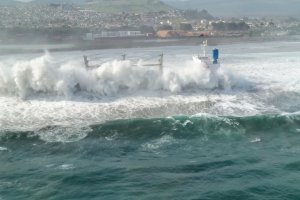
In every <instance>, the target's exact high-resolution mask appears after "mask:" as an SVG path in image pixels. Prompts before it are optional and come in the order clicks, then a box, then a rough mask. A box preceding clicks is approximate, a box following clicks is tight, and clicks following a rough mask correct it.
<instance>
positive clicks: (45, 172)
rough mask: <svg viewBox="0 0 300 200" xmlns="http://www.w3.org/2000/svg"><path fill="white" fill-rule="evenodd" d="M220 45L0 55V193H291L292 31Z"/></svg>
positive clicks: (295, 94)
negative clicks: (208, 62)
mask: <svg viewBox="0 0 300 200" xmlns="http://www.w3.org/2000/svg"><path fill="white" fill-rule="evenodd" d="M218 48H219V49H220V51H221V63H222V64H221V69H220V70H219V71H217V72H214V73H211V72H210V71H209V70H207V69H205V68H203V66H200V65H199V64H195V63H193V62H192V61H191V56H192V54H195V53H197V51H198V49H197V47H190V46H181V47H163V48H161V49H159V51H163V52H164V53H165V56H166V57H165V61H166V63H165V68H164V71H163V73H162V74H161V73H160V72H159V70H158V69H157V68H156V67H144V66H143V63H149V62H150V63H151V62H155V59H156V57H157V55H158V54H159V53H160V52H157V51H156V49H155V50H154V49H143V48H137V49H131V50H125V52H126V53H127V55H128V57H129V58H131V61H125V62H123V61H119V60H118V57H119V55H120V54H122V53H124V50H120V49H119V50H103V51H89V52H64V53H48V52H46V53H45V54H44V55H38V54H26V55H25V54H23V55H11V56H1V57H0V200H7V199H155V198H156V199H222V200H223V199H230V200H231V199H239V200H240V199H272V200H273V199H278V200H279V199H280V200H281V199H295V200H296V199H300V147H299V144H300V42H299V41H295V42H285V41H282V42H265V43H245V44H231V45H220V46H218ZM83 54H87V55H89V57H90V58H92V57H93V56H94V55H95V54H99V55H100V57H101V59H100V58H97V60H102V65H101V67H100V68H97V69H92V70H86V69H85V68H84V65H83V61H82V55H83ZM153 59H154V60H153ZM94 64H95V63H94Z"/></svg>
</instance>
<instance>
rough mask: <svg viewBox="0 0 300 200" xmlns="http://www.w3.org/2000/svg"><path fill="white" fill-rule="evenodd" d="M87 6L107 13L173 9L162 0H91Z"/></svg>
mask: <svg viewBox="0 0 300 200" xmlns="http://www.w3.org/2000/svg"><path fill="white" fill-rule="evenodd" d="M86 6H87V8H88V9H92V10H95V11H99V12H105V13H121V12H128V13H141V12H152V11H167V10H171V9H172V7H170V6H168V5H166V4H164V3H163V2H161V1H160V0H89V3H88V4H87V5H86Z"/></svg>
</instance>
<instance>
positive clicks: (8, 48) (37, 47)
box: [0, 36, 295, 55]
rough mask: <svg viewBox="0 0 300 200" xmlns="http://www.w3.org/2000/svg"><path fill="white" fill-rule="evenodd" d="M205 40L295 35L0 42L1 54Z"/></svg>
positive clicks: (216, 42) (235, 40)
mask: <svg viewBox="0 0 300 200" xmlns="http://www.w3.org/2000/svg"><path fill="white" fill-rule="evenodd" d="M204 40H208V43H209V45H214V46H216V45H224V44H238V43H243V42H247V43H255V42H272V41H282V40H285V41H286V40H291V41H294V40H295V38H293V36H285V37H249V36H244V37H197V38H168V39H157V38H151V39H136V38H134V39H133V38H130V39H123V38H111V39H102V40H95V41H73V42H68V41H66V42H62V43H45V44H3V45H1V44H0V55H10V54H26V53H43V52H45V51H49V52H65V51H88V50H97V49H99V50H104V49H129V48H150V47H163V46H199V45H201V44H202V43H203V41H204Z"/></svg>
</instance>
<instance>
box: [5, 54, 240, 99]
mask: <svg viewBox="0 0 300 200" xmlns="http://www.w3.org/2000/svg"><path fill="white" fill-rule="evenodd" d="M200 65H201V64H196V63H193V62H182V63H180V64H179V65H176V66H170V67H169V66H166V67H165V70H164V72H163V73H162V74H161V73H160V71H159V70H158V69H156V68H150V67H145V66H142V65H140V66H139V65H138V66H135V65H134V63H132V62H131V61H118V60H114V61H111V62H106V63H103V64H102V65H101V67H99V68H95V69H92V70H87V69H86V68H85V67H84V66H83V64H82V63H81V62H63V63H58V62H55V59H54V58H53V57H52V56H51V55H50V54H49V53H46V54H45V55H43V56H41V57H37V58H34V59H31V60H23V61H16V62H15V63H13V64H12V66H10V65H9V64H6V65H5V64H4V63H1V64H0V92H1V94H11V95H18V96H20V97H21V98H26V97H28V96H35V95H37V94H39V93H42V94H49V95H61V96H65V97H72V95H74V92H76V91H78V90H80V91H86V92H89V93H93V94H97V95H99V96H113V95H116V94H119V93H120V92H124V91H125V92H131V93H132V92H136V91H141V90H143V91H145V90H147V91H159V90H164V91H169V92H172V93H176V92H181V91H184V90H185V89H213V88H219V87H221V88H225V89H230V88H231V87H232V86H233V85H232V84H235V85H237V84H236V82H237V81H239V79H238V78H236V77H234V76H233V75H232V74H231V73H229V72H228V71H226V70H223V69H221V70H219V71H217V72H215V73H211V71H210V70H208V69H206V68H204V67H203V66H200Z"/></svg>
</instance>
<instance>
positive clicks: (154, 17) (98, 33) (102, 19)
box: [0, 4, 300, 42]
mask: <svg viewBox="0 0 300 200" xmlns="http://www.w3.org/2000/svg"><path fill="white" fill-rule="evenodd" d="M0 16H1V18H0V42H4V41H5V42H7V41H10V39H11V38H14V40H16V39H19V40H26V39H28V38H30V39H31V37H34V38H40V39H45V40H53V41H56V40H57V41H59V40H63V39H64V40H65V39H69V40H97V39H103V38H182V37H216V36H218V37H238V36H245V35H246V36H265V35H270V36H282V35H290V34H297V33H299V30H300V28H299V27H300V21H299V19H297V18H293V17H288V18H282V19H270V18H247V17H243V18H230V19H225V18H224V19H222V18H219V17H214V16H212V15H211V14H209V12H208V11H206V10H202V11H199V10H179V9H170V10H163V11H149V12H136V13H129V12H128V13H127V12H121V13H104V12H100V11H95V10H92V9H87V8H86V7H81V6H77V5H74V4H20V5H6V6H3V5H2V6H0Z"/></svg>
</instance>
